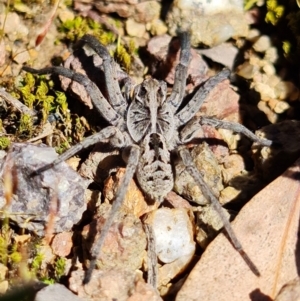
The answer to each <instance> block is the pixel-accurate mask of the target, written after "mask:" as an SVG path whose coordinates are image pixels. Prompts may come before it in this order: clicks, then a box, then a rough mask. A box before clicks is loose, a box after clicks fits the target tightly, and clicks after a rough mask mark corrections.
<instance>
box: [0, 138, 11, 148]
mask: <svg viewBox="0 0 300 301" xmlns="http://www.w3.org/2000/svg"><path fill="white" fill-rule="evenodd" d="M9 146H10V140H9V138H8V137H5V136H1V137H0V149H1V150H4V149H7V148H8V147H9Z"/></svg>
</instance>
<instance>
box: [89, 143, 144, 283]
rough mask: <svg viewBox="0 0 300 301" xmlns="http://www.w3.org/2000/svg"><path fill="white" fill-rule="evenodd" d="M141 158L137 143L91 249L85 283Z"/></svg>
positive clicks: (131, 150) (131, 151)
mask: <svg viewBox="0 0 300 301" xmlns="http://www.w3.org/2000/svg"><path fill="white" fill-rule="evenodd" d="M139 158H140V148H139V147H138V146H137V145H132V146H131V149H130V153H129V157H128V161H127V167H126V171H125V175H124V178H123V181H122V183H121V185H120V186H119V188H118V190H117V193H116V198H115V200H114V202H113V205H112V207H111V211H110V213H109V216H108V218H107V220H106V221H105V224H104V226H103V229H102V230H101V234H100V237H99V239H98V241H96V243H95V244H94V246H93V248H92V251H91V253H92V260H91V262H90V266H89V268H88V270H87V271H86V274H85V277H84V280H83V284H87V283H89V281H90V279H91V276H92V272H93V270H94V268H95V266H96V261H97V258H98V257H99V254H100V252H101V248H102V245H103V243H104V240H105V237H106V236H107V233H108V231H109V228H110V227H111V225H112V223H113V219H114V217H115V214H116V212H117V211H118V210H119V208H120V206H121V205H122V202H123V200H124V197H125V194H126V191H127V189H128V186H129V183H130V181H131V179H132V178H133V176H134V173H135V170H136V168H137V165H138V162H139Z"/></svg>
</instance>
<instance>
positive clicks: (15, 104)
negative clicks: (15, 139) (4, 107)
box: [0, 88, 36, 117]
mask: <svg viewBox="0 0 300 301" xmlns="http://www.w3.org/2000/svg"><path fill="white" fill-rule="evenodd" d="M0 97H2V98H3V99H4V100H5V101H6V102H8V103H9V104H11V105H12V106H13V107H14V108H16V109H17V110H18V111H20V112H21V113H22V114H26V115H30V116H32V117H33V116H35V115H36V111H35V110H31V109H29V108H28V107H26V106H25V105H24V104H23V103H21V102H20V101H19V100H18V99H16V98H14V97H12V96H11V95H10V94H9V93H7V92H6V91H5V90H4V89H1V88H0Z"/></svg>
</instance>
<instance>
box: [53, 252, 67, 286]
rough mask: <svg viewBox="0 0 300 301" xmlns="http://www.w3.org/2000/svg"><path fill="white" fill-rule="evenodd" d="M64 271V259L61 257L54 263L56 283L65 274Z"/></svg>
mask: <svg viewBox="0 0 300 301" xmlns="http://www.w3.org/2000/svg"><path fill="white" fill-rule="evenodd" d="M65 269H66V259H65V258H63V257H60V258H58V259H57V260H56V262H55V271H54V273H55V278H56V280H57V281H59V279H60V278H61V277H62V276H63V275H64V274H65Z"/></svg>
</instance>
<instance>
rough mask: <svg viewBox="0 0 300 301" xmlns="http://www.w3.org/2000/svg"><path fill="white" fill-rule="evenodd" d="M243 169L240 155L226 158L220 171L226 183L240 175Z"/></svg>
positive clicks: (242, 160)
mask: <svg viewBox="0 0 300 301" xmlns="http://www.w3.org/2000/svg"><path fill="white" fill-rule="evenodd" d="M245 168H246V166H245V162H244V159H243V157H242V156H241V155H239V154H232V155H230V156H228V157H227V158H226V161H225V162H224V170H223V171H222V174H223V179H224V182H225V183H228V182H229V181H230V180H231V179H232V178H234V177H236V176H239V175H241V174H242V172H243V171H244V170H245Z"/></svg>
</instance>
